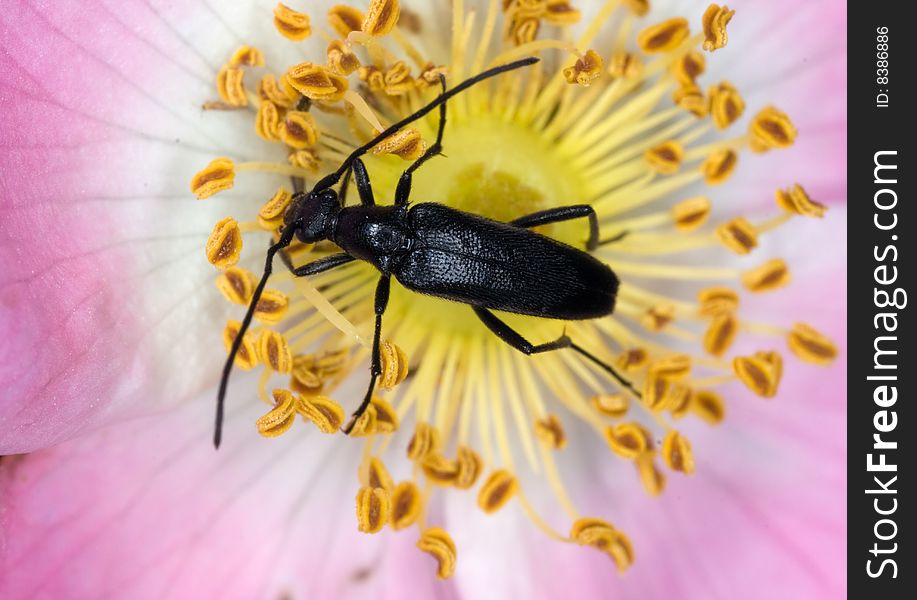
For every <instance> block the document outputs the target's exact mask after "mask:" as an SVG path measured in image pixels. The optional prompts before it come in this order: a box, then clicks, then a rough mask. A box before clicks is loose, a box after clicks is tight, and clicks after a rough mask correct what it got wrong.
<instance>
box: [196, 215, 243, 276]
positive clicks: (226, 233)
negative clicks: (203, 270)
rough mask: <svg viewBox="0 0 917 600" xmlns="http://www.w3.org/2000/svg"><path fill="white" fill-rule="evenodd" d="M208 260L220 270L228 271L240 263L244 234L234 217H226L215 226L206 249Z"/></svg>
mask: <svg viewBox="0 0 917 600" xmlns="http://www.w3.org/2000/svg"><path fill="white" fill-rule="evenodd" d="M205 252H206V254H207V260H208V261H209V262H210V264H212V265H213V266H215V267H216V268H218V269H226V268H228V267H231V266H232V265H234V264H236V263H237V262H239V255H240V254H241V253H242V232H241V231H240V230H239V224H238V223H237V222H236V220H235V219H233V218H232V217H226V218H225V219H221V220H220V221H218V222H217V224H216V225H214V226H213V231H212V232H211V233H210V237H208V238H207V245H206V247H205Z"/></svg>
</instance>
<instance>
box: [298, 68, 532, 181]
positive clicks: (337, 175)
mask: <svg viewBox="0 0 917 600" xmlns="http://www.w3.org/2000/svg"><path fill="white" fill-rule="evenodd" d="M540 60H541V59H540V58H538V57H537V56H529V57H526V58H521V59H519V60H516V61H513V62H511V63H506V64H505V65H500V66H498V67H493V68H492V69H487V70H486V71H482V72H480V73H478V74H477V75H475V76H474V77H470V78H468V79H466V80H465V81H463V82H462V83H460V84H458V85H457V86H455V87H454V88H451V89H449V90H447V91H444V92H443V93H441V94H440V95H439V96H437V97H436V98H434V99H433V100H431V101H430V102H429V104H427V105H426V106H424V107H422V108H420V109H418V110H417V112H415V113H413V114H411V115H408V116H407V117H405V118H403V119H401V120H400V121H398V122H397V123H394V124H393V125H389V126H388V127H387V128H386V129H385V130H384V131H382V132H381V133H380V134H379V135H377V136H376V137H374V138H373V139H371V140H370V141H368V142H366V143H365V144H363V145H362V146H360V147H359V148H357V149H356V150H354V151H353V152H351V153H350V156H348V157H347V158H345V159H344V162H342V163H341V166H340V167H338V170H337V171H335V172H334V173H330V174H328V175H325V176H324V177H322V178H321V179H320V180H319V181H318V183H316V184H315V187H313V188H312V190H313V191H316V192H317V191H321V190H324V189H327V188H329V187H331V186H332V185H334V184H335V183H337V182H338V181H339V180H340V179H341V175H343V174H344V171H346V170H347V169H349V168H350V166H351V165H352V164H353V161H355V160H356V159H358V158H360V157H361V156H363V155H364V154H366V153H367V152H369V151H370V150H372V149H373V148H374V147H375V146H376V145H378V144H379V142H381V141H382V140H384V139H385V138H387V137H389V136H390V135H392V134H393V133H395V132H397V131H398V130H399V129H401V128H402V127H404V126H405V125H407V124H409V123H413V122H414V121H416V120H417V119H420V118H421V117H424V116H426V115H427V114H429V113H430V112H431V111H432V110H433V109H434V108H436V107H438V106H439V105H440V104H443V103H445V102H448V101H449V99H450V98H452V97H453V96H456V95H458V94H461V93H462V92H464V91H465V90H467V89H468V88H470V87H471V86H473V85H475V84H477V83H480V82H482V81H484V80H485V79H490V78H491V77H494V76H496V75H499V74H501V73H506V72H507V71H515V70H516V69H521V68H522V67H527V66H529V65H533V64H535V63H537V62H538V61H540Z"/></svg>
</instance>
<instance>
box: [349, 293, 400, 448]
mask: <svg viewBox="0 0 917 600" xmlns="http://www.w3.org/2000/svg"><path fill="white" fill-rule="evenodd" d="M390 288H391V276H389V275H382V277H380V278H379V283H378V284H376V310H375V312H376V328H375V331H374V332H373V350H372V359H371V361H370V368H369V373H370V377H369V389H367V390H366V396H364V397H363V402H362V403H360V407H359V408H357V410H356V411H355V412H354V413H353V416H352V417H351V419H350V423H348V424H347V426H346V427H344V433H346V434H350V432H351V430H352V429H353V426H354V425H356V423H357V420H358V419H359V418H360V417H362V416H363V413H365V412H366V409H367V408H369V404H370V402H372V399H373V390H375V389H376V379H378V378H379V375H381V374H382V358H381V356H380V353H379V343H380V339H381V337H382V315H383V313H385V309H386V307H387V306H388V294H389V289H390Z"/></svg>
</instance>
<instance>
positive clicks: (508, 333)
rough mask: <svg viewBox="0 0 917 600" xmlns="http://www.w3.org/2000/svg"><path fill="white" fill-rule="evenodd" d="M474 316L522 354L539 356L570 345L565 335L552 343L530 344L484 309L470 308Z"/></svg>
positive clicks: (478, 307)
mask: <svg viewBox="0 0 917 600" xmlns="http://www.w3.org/2000/svg"><path fill="white" fill-rule="evenodd" d="M471 309H472V310H474V314H476V315H477V316H478V318H479V319H481V322H482V323H484V325H486V326H487V328H488V329H490V330H491V331H492V332H493V333H494V334H495V335H496V336H497V337H498V338H500V339H501V340H503V341H504V342H506V343H507V344H509V345H510V346H512V347H513V348H515V349H516V350H518V351H519V352H522V353H523V354H539V353H541V352H550V351H552V350H559V349H561V348H568V347H570V344H571V343H572V342H571V341H570V338H568V337H567V336H566V335H562V336H560V337H559V338H557V339H556V340H554V341H553V342H548V343H546V344H538V345H535V344H532V343H531V342H530V341H528V340H526V339H525V338H524V337H522V336H521V335H520V334H519V332H517V331H516V330H515V329H513V328H512V327H510V326H509V325H507V324H506V323H504V322H503V321H502V320H501V319H500V318H499V317H498V316H497V315H495V314H493V313H492V312H490V311H489V310H487V309H486V308H481V307H480V306H472V307H471Z"/></svg>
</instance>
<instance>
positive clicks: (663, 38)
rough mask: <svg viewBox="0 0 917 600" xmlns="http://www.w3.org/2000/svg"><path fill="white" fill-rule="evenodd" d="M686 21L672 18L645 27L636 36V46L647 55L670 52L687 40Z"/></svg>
mask: <svg viewBox="0 0 917 600" xmlns="http://www.w3.org/2000/svg"><path fill="white" fill-rule="evenodd" d="M690 33H691V32H690V30H689V29H688V20H687V19H683V18H681V17H674V18H671V19H669V20H667V21H663V22H662V23H659V24H657V25H651V26H650V27H647V28H646V29H644V30H643V31H641V32H640V34H639V35H638V36H637V45H638V46H640V49H641V50H643V51H644V52H646V53H647V54H654V53H659V52H671V51H672V50H675V49H676V48H678V47H679V46H681V43H682V42H683V41H685V40H686V39H688V35H689V34H690Z"/></svg>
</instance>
